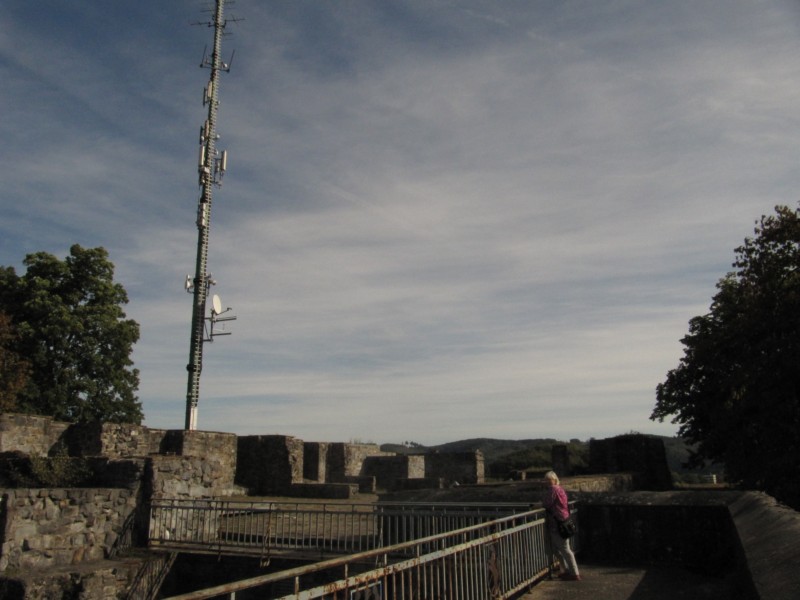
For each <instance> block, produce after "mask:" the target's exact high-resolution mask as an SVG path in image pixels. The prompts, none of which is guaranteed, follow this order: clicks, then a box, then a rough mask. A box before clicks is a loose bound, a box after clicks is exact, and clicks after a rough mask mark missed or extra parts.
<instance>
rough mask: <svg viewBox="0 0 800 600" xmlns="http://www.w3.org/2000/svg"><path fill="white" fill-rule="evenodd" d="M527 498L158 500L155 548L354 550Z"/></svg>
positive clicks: (480, 519)
mask: <svg viewBox="0 0 800 600" xmlns="http://www.w3.org/2000/svg"><path fill="white" fill-rule="evenodd" d="M527 510H528V508H527V506H526V505H523V504H492V505H487V504H445V503H440V504H409V503H404V504H400V503H380V504H335V503H313V502H305V503H304V502H294V503H278V502H250V501H231V500H160V501H154V502H153V503H152V505H151V509H150V529H149V543H150V546H151V547H153V548H162V549H180V550H183V551H195V552H217V553H221V554H248V555H254V556H261V557H262V558H268V557H269V556H271V555H273V554H288V553H294V554H302V555H305V556H308V555H310V554H318V555H325V554H353V553H358V552H364V551H367V550H372V549H375V548H381V547H385V546H392V545H395V544H398V543H401V542H406V541H411V540H416V539H419V538H423V537H428V536H432V535H436V534H439V533H445V532H449V531H453V530H455V529H460V528H463V527H467V526H470V525H476V524H479V523H484V522H486V521H489V520H493V519H496V518H497V517H500V516H505V515H509V514H514V513H519V512H524V511H527Z"/></svg>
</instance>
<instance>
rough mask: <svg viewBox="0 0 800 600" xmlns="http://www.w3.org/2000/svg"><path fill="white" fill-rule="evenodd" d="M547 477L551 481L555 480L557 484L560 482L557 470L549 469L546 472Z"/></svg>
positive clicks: (545, 476)
mask: <svg viewBox="0 0 800 600" xmlns="http://www.w3.org/2000/svg"><path fill="white" fill-rule="evenodd" d="M544 478H545V479H550V480H551V481H553V482H555V484H556V485H558V484H559V481H558V475H556V472H555V471H548V472H547V473H545V474H544Z"/></svg>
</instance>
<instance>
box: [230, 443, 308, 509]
mask: <svg viewBox="0 0 800 600" xmlns="http://www.w3.org/2000/svg"><path fill="white" fill-rule="evenodd" d="M237 449H238V458H237V464H236V479H235V481H236V484H237V485H240V486H242V487H244V488H247V490H248V493H249V494H251V495H255V496H264V495H270V494H277V495H281V494H288V493H289V492H290V491H291V486H292V485H294V484H298V483H303V441H302V440H299V439H297V438H294V437H291V436H285V435H248V436H243V437H240V438H238V440H237Z"/></svg>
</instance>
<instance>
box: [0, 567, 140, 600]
mask: <svg viewBox="0 0 800 600" xmlns="http://www.w3.org/2000/svg"><path fill="white" fill-rule="evenodd" d="M141 562H142V561H141V560H139V559H129V560H127V561H126V562H125V563H119V562H117V563H114V564H108V565H103V566H100V565H94V566H93V568H92V569H85V568H81V567H80V566H72V567H62V568H57V569H46V570H37V571H30V572H25V573H17V574H15V576H14V577H13V578H6V579H3V580H0V598H3V600H54V599H57V598H58V599H64V598H69V599H70V600H72V599H74V600H95V599H102V600H113V599H115V598H120V599H123V598H128V590H129V588H130V584H131V582H132V581H133V579H134V578H135V576H136V572H137V570H138V568H139V566H140V564H141Z"/></svg>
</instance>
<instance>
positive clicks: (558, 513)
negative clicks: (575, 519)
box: [542, 471, 581, 581]
mask: <svg viewBox="0 0 800 600" xmlns="http://www.w3.org/2000/svg"><path fill="white" fill-rule="evenodd" d="M544 480H545V482H546V483H547V484H548V487H547V490H546V491H545V493H544V496H543V497H542V506H544V508H545V509H546V510H547V514H548V516H549V518H548V519H547V521H548V523H547V528H548V530H549V531H550V541H551V542H552V544H553V549H554V550H555V552H556V554H558V557H559V559H560V562H561V567H562V569H566V571H564V572H563V573H561V574H560V575H559V578H561V579H564V580H567V581H580V579H581V576H580V573H579V572H578V563H577V561H576V560H575V554H574V553H573V552H572V548H571V547H570V543H569V539H564V538H563V537H561V534H560V533H559V532H558V523H557V521H564V520H566V519H567V518H569V504H568V502H567V493H566V492H565V491H564V488H562V487H561V486H560V485H559V481H558V475H556V474H555V473H554V472H553V471H548V472H547V473H546V474H545V476H544Z"/></svg>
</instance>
